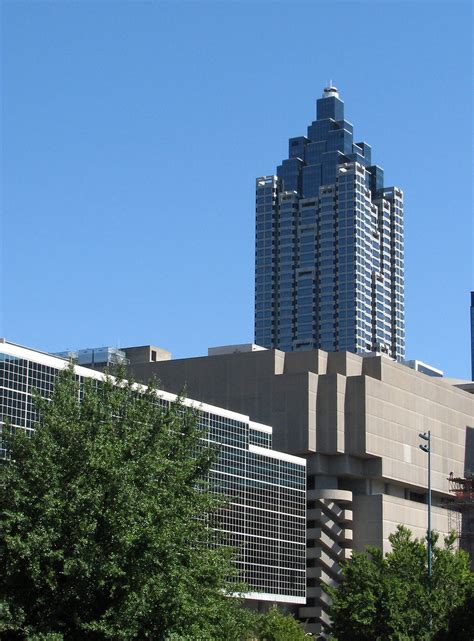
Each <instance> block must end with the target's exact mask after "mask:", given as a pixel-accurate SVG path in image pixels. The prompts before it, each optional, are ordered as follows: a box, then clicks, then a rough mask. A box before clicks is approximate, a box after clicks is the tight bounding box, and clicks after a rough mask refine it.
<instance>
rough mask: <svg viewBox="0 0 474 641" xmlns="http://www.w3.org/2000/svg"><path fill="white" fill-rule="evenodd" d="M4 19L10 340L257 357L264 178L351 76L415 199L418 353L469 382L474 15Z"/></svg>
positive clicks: (409, 309)
mask: <svg viewBox="0 0 474 641" xmlns="http://www.w3.org/2000/svg"><path fill="white" fill-rule="evenodd" d="M1 6H2V8H1V11H2V34H1V36H2V39H1V42H2V85H1V99H2V104H3V117H2V134H3V135H2V240H3V244H2V327H1V335H3V336H5V337H6V338H7V339H9V340H11V341H14V342H18V343H21V344H25V345H28V346H31V347H36V348H39V349H44V350H47V351H56V350H63V349H75V348H82V347H92V346H95V347H96V346H102V345H112V346H127V345H139V344H148V343H153V344H156V345H160V346H162V347H165V348H167V349H170V350H171V351H172V352H173V354H174V356H176V357H184V356H192V355H204V354H206V353H207V351H206V350H207V347H208V346H211V345H221V344H228V343H240V342H251V341H252V340H253V294H254V284H253V279H254V215H255V214H254V198H255V193H254V189H255V178H256V177H257V176H261V175H265V174H272V173H275V170H276V166H277V165H278V164H279V163H280V162H281V160H282V159H283V158H284V157H285V156H286V153H287V144H288V138H289V137H291V136H298V135H302V134H305V133H306V127H307V125H308V124H310V122H311V121H312V120H313V119H314V118H315V101H316V99H317V98H319V97H320V95H321V92H322V89H323V87H324V86H325V85H326V83H327V81H328V80H329V79H332V80H333V82H334V83H335V84H336V86H337V87H338V88H339V91H340V93H341V97H342V99H343V100H344V101H345V106H346V117H347V119H348V120H349V121H351V122H352V123H354V127H355V138H356V139H357V140H365V141H367V142H368V143H369V144H371V145H372V149H373V155H372V157H373V159H374V162H375V163H376V164H379V165H381V166H382V167H384V169H385V181H386V184H387V185H392V184H396V185H398V186H400V187H401V188H402V189H403V191H404V193H405V215H406V219H405V220H406V223H405V240H406V246H405V247H406V252H405V253H406V319H407V356H408V357H410V358H419V359H421V360H424V361H427V362H428V363H430V364H432V365H434V366H437V367H440V368H442V369H444V370H445V373H446V374H447V375H450V376H456V377H463V378H467V377H469V375H470V363H469V352H470V350H469V340H470V338H469V291H470V289H471V288H472V285H473V283H472V241H473V235H472V186H471V185H472V62H471V61H472V9H471V7H472V4H471V2H469V1H466V2H463V1H462V0H459V1H457V0H449V1H447V2H436V0H430V1H423V2H416V1H399V2H384V1H382V0H377V1H376V0H373V1H372V2H370V1H367V2H362V1H361V2H359V1H352V2H338V1H337V0H332V1H330V2H329V1H328V2H325V1H313V2H301V3H300V2H296V1H291V2H289V1H288V2H272V1H266V2H255V1H254V2H231V1H229V2H179V1H178V2H158V1H155V2H153V1H149V2H139V1H137V2H135V1H131V0H130V1H128V2H114V1H107V0H104V1H102V2H91V1H81V2H69V1H67V0H64V1H62V2H61V1H57V2H53V1H51V2H41V1H31V2H23V1H20V0H18V1H11V0H10V1H8V0H4V1H3V2H2V3H1Z"/></svg>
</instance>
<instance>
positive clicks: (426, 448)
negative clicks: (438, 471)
mask: <svg viewBox="0 0 474 641" xmlns="http://www.w3.org/2000/svg"><path fill="white" fill-rule="evenodd" d="M419 437H420V438H422V439H423V440H424V441H426V443H423V444H422V445H419V446H418V447H419V448H420V450H423V452H425V453H426V454H428V588H429V590H430V591H431V575H432V572H433V567H432V549H431V543H432V542H431V432H430V430H428V432H423V434H419Z"/></svg>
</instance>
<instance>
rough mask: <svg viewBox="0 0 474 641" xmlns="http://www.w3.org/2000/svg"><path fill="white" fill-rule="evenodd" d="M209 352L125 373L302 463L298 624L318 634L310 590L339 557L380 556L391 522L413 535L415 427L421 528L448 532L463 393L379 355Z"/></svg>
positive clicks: (466, 431) (322, 598) (330, 574)
mask: <svg viewBox="0 0 474 641" xmlns="http://www.w3.org/2000/svg"><path fill="white" fill-rule="evenodd" d="M125 351H127V350H125ZM218 351H219V350H218ZM220 352H221V353H220V354H218V355H214V356H208V357H202V358H189V359H181V360H169V361H163V362H156V363H134V362H133V360H132V361H131V362H130V365H129V367H130V370H131V371H132V372H133V375H134V376H135V377H136V378H137V379H138V380H141V381H143V382H146V381H147V380H148V379H149V378H150V376H156V377H157V378H158V379H159V380H160V381H161V385H162V387H163V389H165V390H167V391H169V392H173V393H177V392H179V391H180V390H181V389H182V388H183V386H184V385H186V388H187V391H188V393H189V394H190V395H191V396H192V397H194V398H200V399H202V400H203V401H204V402H206V403H213V404H216V405H219V406H221V407H226V408H227V409H229V410H232V411H236V412H242V413H245V414H246V415H248V416H250V418H251V420H255V421H259V422H262V423H265V424H269V425H273V427H274V443H275V447H276V448H277V449H278V450H282V451H285V452H288V453H290V454H293V455H297V456H304V457H305V458H306V460H307V474H308V481H307V483H308V511H307V518H308V530H307V576H308V583H307V603H306V605H305V606H302V607H300V609H299V616H300V617H301V618H302V619H303V620H307V621H308V622H309V624H308V625H309V630H310V631H312V632H318V631H319V630H320V628H321V622H323V621H325V620H327V613H326V608H327V596H326V595H325V593H324V592H323V591H322V590H321V588H320V587H319V582H320V581H321V580H322V581H323V582H325V583H328V584H333V583H334V582H337V580H338V576H339V573H340V567H339V561H340V560H341V559H344V558H348V557H349V556H350V554H351V551H352V550H354V549H355V550H362V549H364V547H365V546H366V545H367V544H372V545H376V546H378V547H380V548H382V549H384V550H387V549H388V545H389V544H388V536H389V535H390V533H392V532H393V531H394V530H395V529H396V526H397V524H399V523H403V524H405V525H406V526H408V527H409V528H410V529H411V530H412V531H413V533H414V534H415V536H417V537H424V536H425V534H426V527H427V506H426V495H427V457H426V455H425V454H424V453H423V452H422V451H421V450H420V449H419V447H418V445H419V444H420V443H421V442H422V441H420V438H419V433H420V432H425V431H427V430H430V431H431V434H432V484H433V528H434V529H436V530H437V531H438V532H440V533H441V535H444V534H446V533H447V532H449V531H450V529H451V526H452V520H451V519H450V510H448V509H447V505H446V501H448V500H449V498H450V492H449V489H450V488H449V483H448V477H449V476H450V474H451V473H452V474H453V475H454V477H462V476H463V475H464V473H465V469H468V468H469V467H470V466H471V465H472V458H473V451H472V445H473V442H474V441H473V436H474V396H473V395H472V394H469V393H468V392H467V391H465V390H462V389H459V388H458V387H455V386H454V385H453V384H452V383H450V382H448V381H446V380H445V379H443V378H440V377H433V376H427V375H425V374H423V373H421V372H419V371H415V370H413V369H410V368H408V367H405V366H403V365H401V364H398V363H396V362H394V361H393V360H392V359H390V358H387V357H386V356H383V355H372V356H365V357H362V356H359V355H355V354H351V353H347V352H333V353H331V352H330V353H327V352H324V351H321V350H310V351H305V352H287V353H284V352H282V351H279V350H263V351H254V350H251V349H248V350H247V351H246V352H245V351H240V352H238V353H231V352H232V350H230V349H229V348H226V349H221V350H220Z"/></svg>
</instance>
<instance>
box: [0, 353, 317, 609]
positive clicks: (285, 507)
mask: <svg viewBox="0 0 474 641" xmlns="http://www.w3.org/2000/svg"><path fill="white" fill-rule="evenodd" d="M31 355H32V357H31V359H25V358H18V357H16V356H11V355H9V354H5V353H0V424H4V422H5V421H6V420H8V421H9V422H10V423H11V424H12V425H15V426H18V427H22V428H24V429H27V430H32V429H33V427H34V423H35V420H36V416H35V412H34V402H33V397H32V392H33V390H37V391H38V392H39V393H40V394H41V395H43V396H46V397H47V396H49V395H50V394H51V392H52V390H53V387H54V381H55V378H56V376H57V375H58V372H59V367H58V368H56V367H52V366H46V365H42V364H40V363H37V362H35V361H34V352H33V351H32V352H31ZM78 380H79V382H81V381H83V380H84V378H83V377H82V376H78ZM159 402H160V403H162V404H167V403H168V401H165V400H164V399H161V400H160V401H159ZM199 421H200V424H201V425H202V427H203V429H205V430H206V432H207V434H208V440H209V441H210V442H213V443H217V444H219V446H220V450H219V456H218V459H217V461H216V463H215V465H214V467H213V469H212V471H211V474H210V484H211V489H212V490H213V491H214V492H217V493H220V494H224V495H226V497H227V498H228V504H227V506H226V507H225V508H224V509H222V510H220V511H219V512H218V513H217V514H216V515H215V517H213V519H214V520H213V522H214V526H215V527H216V528H217V529H219V530H221V531H223V532H225V534H226V537H225V538H226V542H227V544H228V545H232V546H235V547H236V548H237V550H238V558H237V565H238V568H239V576H238V577H237V578H236V580H239V581H244V582H245V583H246V584H247V585H248V586H249V589H250V590H251V591H253V592H258V593H265V594H269V595H283V596H291V597H299V598H301V599H304V596H305V533H306V524H305V505H306V496H305V489H306V481H305V478H306V477H305V467H304V465H303V464H299V463H293V462H288V461H286V460H280V459H279V458H275V456H274V453H273V451H272V452H271V454H270V453H268V454H266V453H265V449H268V450H270V449H271V433H269V432H265V431H262V430H257V429H252V428H251V427H250V425H249V423H248V422H245V421H239V420H236V419H234V418H229V417H228V416H225V415H220V414H218V413H212V412H209V411H204V410H200V411H199ZM252 446H258V448H262V449H261V450H259V451H258V452H255V451H252ZM254 449H257V448H254ZM1 455H2V456H3V457H5V456H6V452H5V449H2V450H1ZM272 455H273V456H272Z"/></svg>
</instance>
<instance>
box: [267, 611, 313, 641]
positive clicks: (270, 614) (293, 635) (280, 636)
mask: <svg viewBox="0 0 474 641" xmlns="http://www.w3.org/2000/svg"><path fill="white" fill-rule="evenodd" d="M255 637H256V638H257V639H258V641H304V639H305V637H306V635H305V632H304V629H303V628H302V626H301V625H300V624H299V623H298V622H297V621H296V620H295V619H294V617H292V616H291V614H287V615H284V614H282V612H280V610H278V608H277V607H275V606H274V607H272V608H270V609H269V610H268V611H267V612H266V613H265V614H262V615H260V617H258V618H257V622H256V625H255Z"/></svg>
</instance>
